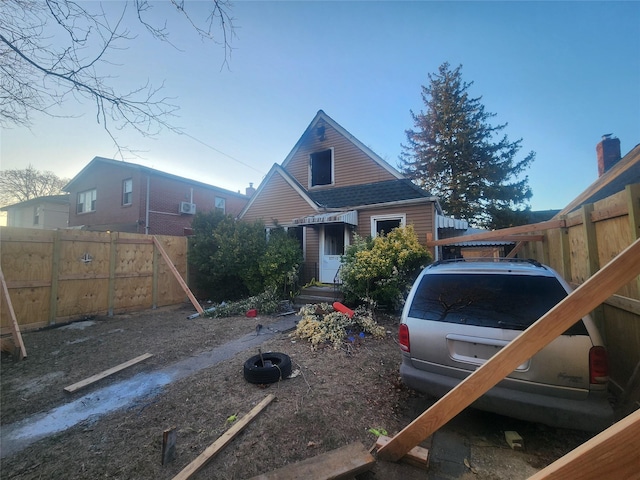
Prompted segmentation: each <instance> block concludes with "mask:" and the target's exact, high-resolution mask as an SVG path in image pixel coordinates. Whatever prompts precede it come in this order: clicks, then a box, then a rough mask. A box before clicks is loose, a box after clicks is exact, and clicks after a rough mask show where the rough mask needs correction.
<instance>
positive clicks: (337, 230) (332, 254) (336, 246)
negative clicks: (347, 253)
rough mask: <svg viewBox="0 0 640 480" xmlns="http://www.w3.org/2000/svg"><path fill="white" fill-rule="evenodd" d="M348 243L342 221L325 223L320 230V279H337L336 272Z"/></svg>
mask: <svg viewBox="0 0 640 480" xmlns="http://www.w3.org/2000/svg"><path fill="white" fill-rule="evenodd" d="M348 243H349V238H348V237H347V232H346V231H345V228H344V224H343V223H336V224H325V225H323V226H322V228H321V230H320V281H321V282H322V283H333V282H334V281H338V282H339V279H338V278H336V274H337V273H338V269H339V268H340V263H341V258H342V255H344V247H345V245H346V244H348Z"/></svg>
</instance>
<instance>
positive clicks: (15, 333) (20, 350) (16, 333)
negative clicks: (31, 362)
mask: <svg viewBox="0 0 640 480" xmlns="http://www.w3.org/2000/svg"><path fill="white" fill-rule="evenodd" d="M0 283H2V299H3V301H4V302H5V303H6V305H7V309H8V310H9V316H10V327H11V338H12V339H13V344H14V345H15V353H14V356H15V357H16V358H17V359H18V360H22V359H24V358H26V356H27V349H26V348H25V346H24V342H23V341H22V334H21V333H20V327H19V326H18V320H17V318H16V314H15V312H14V310H13V304H12V303H11V297H10V296H9V289H8V288H7V282H5V281H4V274H3V273H2V269H1V268H0Z"/></svg>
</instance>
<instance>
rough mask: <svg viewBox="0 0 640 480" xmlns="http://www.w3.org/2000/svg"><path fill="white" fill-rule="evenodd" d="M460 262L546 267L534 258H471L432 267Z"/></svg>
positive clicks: (437, 262)
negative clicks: (523, 264)
mask: <svg viewBox="0 0 640 480" xmlns="http://www.w3.org/2000/svg"><path fill="white" fill-rule="evenodd" d="M460 262H495V263H502V262H504V263H528V264H531V265H534V266H536V267H544V265H542V264H541V263H540V262H538V261H537V260H534V259H533V258H507V257H471V258H451V259H448V260H438V261H436V262H433V263H432V264H431V265H434V266H435V265H441V264H446V263H460Z"/></svg>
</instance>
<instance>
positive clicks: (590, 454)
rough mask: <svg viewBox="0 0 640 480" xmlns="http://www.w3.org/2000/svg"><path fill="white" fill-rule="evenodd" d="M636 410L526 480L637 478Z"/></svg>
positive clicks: (639, 437) (639, 417) (639, 419)
mask: <svg viewBox="0 0 640 480" xmlns="http://www.w3.org/2000/svg"><path fill="white" fill-rule="evenodd" d="M639 451H640V410H636V411H635V412H634V413H632V414H631V415H629V416H628V417H626V418H624V419H622V420H620V421H619V422H618V423H616V424H615V425H613V426H611V427H609V428H608V429H606V430H605V431H604V432H602V433H600V434H598V435H596V436H595V437H593V438H592V439H591V440H589V441H587V442H586V443H583V444H582V445H580V446H579V447H578V448H576V449H574V450H572V451H571V452H569V453H567V454H566V455H565V456H564V457H562V458H559V459H558V460H556V461H555V462H553V463H552V464H551V465H549V466H547V467H546V468H543V469H542V470H540V471H539V472H538V473H536V474H535V475H533V476H531V477H529V480H556V479H557V480H565V479H569V478H579V479H580V480H601V479H604V478H612V479H613V478H620V479H623V478H624V479H631V478H636V479H637V478H640V472H639V464H638V452H639Z"/></svg>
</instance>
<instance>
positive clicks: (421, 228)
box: [356, 202, 435, 245]
mask: <svg viewBox="0 0 640 480" xmlns="http://www.w3.org/2000/svg"><path fill="white" fill-rule="evenodd" d="M433 205H434V204H433V202H428V203H423V204H419V205H406V206H402V205H400V206H395V207H389V208H376V209H367V210H360V212H359V213H358V227H357V228H356V232H357V233H358V235H360V236H361V237H368V236H370V235H371V217H375V216H379V215H393V214H398V215H402V214H404V215H406V219H407V225H413V228H414V230H415V232H416V235H417V237H418V241H419V242H420V243H421V244H422V245H426V243H427V234H428V233H433V222H434V215H435V212H434V206H433Z"/></svg>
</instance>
